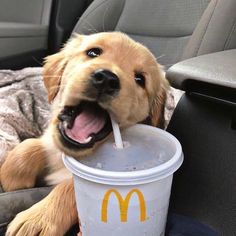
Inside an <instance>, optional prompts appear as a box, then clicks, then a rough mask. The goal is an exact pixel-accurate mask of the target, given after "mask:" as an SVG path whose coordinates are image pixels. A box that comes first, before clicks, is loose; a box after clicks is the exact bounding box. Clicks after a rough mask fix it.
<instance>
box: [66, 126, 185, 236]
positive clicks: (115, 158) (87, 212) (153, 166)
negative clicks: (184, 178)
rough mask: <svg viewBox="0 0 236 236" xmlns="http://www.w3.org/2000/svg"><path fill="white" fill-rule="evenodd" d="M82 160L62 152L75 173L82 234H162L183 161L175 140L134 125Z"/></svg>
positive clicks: (124, 235) (99, 235) (67, 164)
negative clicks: (120, 143)
mask: <svg viewBox="0 0 236 236" xmlns="http://www.w3.org/2000/svg"><path fill="white" fill-rule="evenodd" d="M122 138H123V140H124V149H117V148H116V147H115V144H114V139H113V137H112V136H111V137H110V138H109V139H108V140H107V141H106V142H105V143H103V144H102V145H101V146H100V147H98V149H97V150H96V151H95V152H94V154H93V155H91V156H88V157H86V158H81V159H80V160H75V159H74V158H72V157H67V156H65V157H64V163H65V165H66V167H67V168H68V169H69V170H70V171H71V172H72V173H73V176H74V186H75V195H76V202H77V210H78V214H79V218H80V221H81V225H82V233H83V236H108V235H109V236H164V234H165V225H166V217H167V212H168V206H169V198H170V192H171V184H172V178H173V173H174V172H175V171H176V170H177V169H178V168H179V167H180V166H181V164H182V162H183V153H182V148H181V145H180V143H179V142H178V140H177V139H176V138H175V137H174V136H172V135H171V134H169V133H168V132H166V131H163V130H161V129H158V128H154V127H151V126H147V125H134V126H132V127H130V128H128V129H125V130H123V131H122Z"/></svg>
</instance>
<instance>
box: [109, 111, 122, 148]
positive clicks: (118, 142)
mask: <svg viewBox="0 0 236 236" xmlns="http://www.w3.org/2000/svg"><path fill="white" fill-rule="evenodd" d="M111 124H112V128H113V135H114V139H115V143H116V147H117V148H118V149H122V148H124V146H123V142H122V138H121V134H120V128H119V125H118V124H117V123H116V122H115V121H114V119H113V118H112V116H111Z"/></svg>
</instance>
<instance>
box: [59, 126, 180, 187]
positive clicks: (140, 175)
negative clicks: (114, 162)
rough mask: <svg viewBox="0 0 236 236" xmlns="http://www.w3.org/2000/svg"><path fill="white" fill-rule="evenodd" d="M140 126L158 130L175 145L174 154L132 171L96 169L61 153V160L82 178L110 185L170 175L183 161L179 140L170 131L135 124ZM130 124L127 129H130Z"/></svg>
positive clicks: (156, 178) (137, 182)
mask: <svg viewBox="0 0 236 236" xmlns="http://www.w3.org/2000/svg"><path fill="white" fill-rule="evenodd" d="M134 126H139V127H141V128H145V129H150V130H152V131H154V130H155V132H159V133H160V134H161V135H163V136H165V137H166V138H167V139H168V140H171V142H172V143H173V144H174V145H175V148H176V152H175V154H174V156H173V157H172V158H171V159H170V160H168V161H166V162H164V163H163V164H160V165H158V166H156V167H151V168H148V169H145V170H134V171H107V170H101V169H96V168H93V167H89V166H86V165H84V164H82V163H80V162H79V161H78V160H76V159H75V158H73V157H70V156H66V155H65V154H63V162H64V164H65V166H66V167H67V168H68V169H69V170H70V171H71V172H72V173H73V174H74V175H76V176H79V177H81V178H83V179H86V180H89V181H92V182H96V183H102V184H110V185H132V184H134V185H135V184H144V183H150V182H154V181H157V180H159V179H163V178H165V177H167V176H170V175H172V174H173V173H174V172H175V171H176V170H177V169H178V168H179V167H180V166H181V164H182V162H183V152H182V147H181V145H180V143H179V141H178V140H177V139H176V138H175V137H174V136H173V135H172V134H170V133H168V132H167V131H165V130H162V129H160V128H157V127H152V126H148V125H144V124H136V125H134ZM134 126H131V127H129V128H127V129H130V128H132V127H134Z"/></svg>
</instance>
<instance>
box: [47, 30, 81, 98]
mask: <svg viewBox="0 0 236 236" xmlns="http://www.w3.org/2000/svg"><path fill="white" fill-rule="evenodd" d="M83 37H84V36H83V35H79V34H74V35H73V38H71V39H70V40H69V41H68V42H67V43H66V44H65V46H64V48H62V50H61V51H60V52H58V53H56V54H53V55H50V56H48V57H46V59H45V64H44V72H43V80H44V85H45V87H46V89H47V91H48V100H49V102H51V101H52V100H53V99H54V98H55V96H56V95H57V92H58V90H59V87H60V82H61V77H62V75H63V72H64V69H65V67H66V65H67V63H68V61H69V60H70V58H71V57H72V56H73V54H74V53H75V49H77V48H78V47H79V46H80V44H81V41H82V39H83Z"/></svg>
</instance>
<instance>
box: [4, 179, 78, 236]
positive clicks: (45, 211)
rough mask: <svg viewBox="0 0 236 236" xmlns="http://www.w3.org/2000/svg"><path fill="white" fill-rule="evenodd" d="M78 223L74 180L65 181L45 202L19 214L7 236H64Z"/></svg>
mask: <svg viewBox="0 0 236 236" xmlns="http://www.w3.org/2000/svg"><path fill="white" fill-rule="evenodd" d="M76 222H78V216H77V211H76V203H75V194H74V185H73V180H72V179H69V180H64V181H63V182H62V183H60V184H59V185H57V186H56V187H55V188H54V189H53V190H52V192H51V193H50V194H49V195H48V196H47V197H46V198H44V199H43V200H41V201H40V202H38V203H37V204H35V205H33V206H32V207H31V208H29V209H28V210H26V211H23V212H21V213H19V214H18V215H17V216H16V217H15V219H14V220H13V221H12V222H11V223H10V225H9V227H8V229H7V233H6V235H7V236H25V235H30V236H35V235H37V236H38V235H40V236H63V235H64V234H65V233H66V232H67V230H68V229H69V228H70V227H71V226H72V225H73V224H75V223H76Z"/></svg>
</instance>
